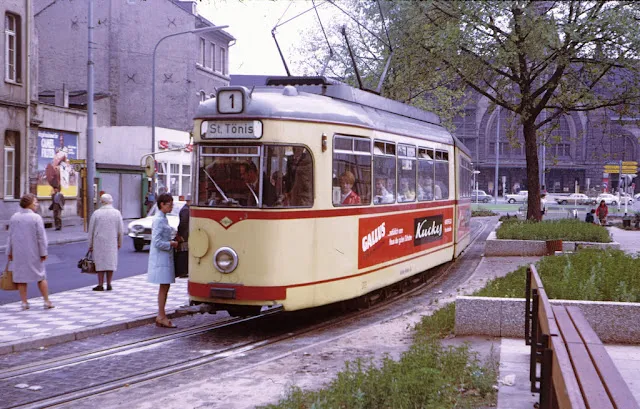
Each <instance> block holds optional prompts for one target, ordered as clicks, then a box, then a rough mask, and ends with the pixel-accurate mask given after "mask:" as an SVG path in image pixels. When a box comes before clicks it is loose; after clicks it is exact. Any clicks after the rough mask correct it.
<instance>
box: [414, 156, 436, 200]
mask: <svg viewBox="0 0 640 409" xmlns="http://www.w3.org/2000/svg"><path fill="white" fill-rule="evenodd" d="M434 174H435V162H434V153H433V149H428V148H418V200H419V201H421V202H424V201H431V200H434V197H435V196H438V197H439V198H442V191H441V190H440V187H439V186H434V184H433V177H434Z"/></svg>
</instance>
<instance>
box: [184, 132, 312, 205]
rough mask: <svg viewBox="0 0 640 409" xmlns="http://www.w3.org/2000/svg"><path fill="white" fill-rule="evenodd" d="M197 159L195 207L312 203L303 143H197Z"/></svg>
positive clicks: (308, 158) (309, 167)
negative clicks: (237, 144) (234, 144)
mask: <svg viewBox="0 0 640 409" xmlns="http://www.w3.org/2000/svg"><path fill="white" fill-rule="evenodd" d="M197 160H198V169H199V171H198V172H199V175H198V206H208V207H263V208H273V207H310V206H312V205H313V162H312V160H311V155H310V154H309V152H308V150H307V149H306V148H305V147H303V146H296V145H286V146H283V145H261V146H200V149H199V151H198V159H197Z"/></svg>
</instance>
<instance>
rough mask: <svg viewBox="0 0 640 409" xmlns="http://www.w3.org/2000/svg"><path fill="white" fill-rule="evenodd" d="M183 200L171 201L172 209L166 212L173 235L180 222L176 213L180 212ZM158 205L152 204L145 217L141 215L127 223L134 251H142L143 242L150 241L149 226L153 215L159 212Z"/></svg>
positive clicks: (151, 223) (147, 242)
mask: <svg viewBox="0 0 640 409" xmlns="http://www.w3.org/2000/svg"><path fill="white" fill-rule="evenodd" d="M184 204H185V202H176V201H174V202H173V210H172V211H171V213H169V214H167V220H168V221H169V226H171V229H172V230H173V235H174V236H175V234H176V232H177V231H178V224H180V218H179V217H178V215H179V214H180V209H182V206H184ZM159 211H160V210H158V206H157V205H155V204H154V205H153V207H152V208H151V210H150V211H149V214H148V215H147V217H143V218H142V219H138V220H134V221H132V222H131V223H129V226H128V236H129V237H131V238H132V239H133V248H134V249H135V250H136V251H142V249H143V248H144V245H145V244H149V243H151V226H152V225H153V217H154V216H155V215H156V213H157V212H159Z"/></svg>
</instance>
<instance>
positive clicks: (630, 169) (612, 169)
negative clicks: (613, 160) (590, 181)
mask: <svg viewBox="0 0 640 409" xmlns="http://www.w3.org/2000/svg"><path fill="white" fill-rule="evenodd" d="M604 172H605V173H620V166H619V165H604ZM622 173H623V174H633V173H638V167H637V166H622Z"/></svg>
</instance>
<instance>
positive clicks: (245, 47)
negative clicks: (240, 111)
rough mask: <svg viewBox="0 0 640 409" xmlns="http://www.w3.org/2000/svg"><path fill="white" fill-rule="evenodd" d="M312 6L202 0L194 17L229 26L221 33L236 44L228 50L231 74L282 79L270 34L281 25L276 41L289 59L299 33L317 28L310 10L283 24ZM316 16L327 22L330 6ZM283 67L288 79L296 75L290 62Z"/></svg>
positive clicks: (300, 1) (301, 1)
mask: <svg viewBox="0 0 640 409" xmlns="http://www.w3.org/2000/svg"><path fill="white" fill-rule="evenodd" d="M321 3H323V0H316V1H315V4H316V5H319V4H321ZM312 6H313V4H312V2H311V1H307V0H293V1H291V0H276V1H271V0H242V1H241V0H203V1H201V2H198V13H199V14H201V15H202V16H203V17H205V18H207V19H208V20H210V21H211V22H213V23H214V24H216V25H229V28H227V29H225V31H227V32H228V33H229V34H231V35H232V36H234V37H235V38H236V40H237V41H236V44H235V45H234V46H232V47H231V48H230V49H229V72H230V73H231V74H263V75H286V71H285V69H284V65H283V63H282V60H281V58H280V55H279V54H278V49H277V48H276V44H275V41H274V40H273V37H272V36H271V30H272V29H273V27H274V26H275V25H276V24H278V22H280V23H281V24H282V26H280V27H279V28H278V29H277V34H276V37H277V39H278V42H279V43H280V47H281V48H282V49H283V50H282V51H283V54H284V55H285V58H287V57H289V56H290V55H291V54H292V48H293V47H294V46H295V45H296V44H299V43H300V41H302V40H303V39H302V36H301V33H303V32H304V30H305V29H308V28H309V27H311V26H312V25H313V26H317V27H319V26H318V18H317V16H316V13H315V12H314V11H313V10H312V11H310V12H307V13H306V14H304V15H303V16H301V17H298V18H295V19H294V20H292V21H290V22H286V21H287V20H289V19H290V18H293V17H295V16H296V15H298V14H300V13H302V12H304V11H305V10H308V9H310V8H311V7H312ZM319 12H320V15H321V17H322V18H323V19H324V18H325V17H327V18H329V17H328V16H330V14H331V13H333V12H334V10H333V6H331V5H329V4H328V3H326V2H325V3H324V5H321V6H319ZM323 24H326V23H324V22H323ZM287 63H288V64H289V65H290V66H289V69H290V70H291V74H292V75H296V74H298V75H299V74H300V73H299V72H298V73H296V71H295V67H293V66H291V64H292V61H291V58H287Z"/></svg>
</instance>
